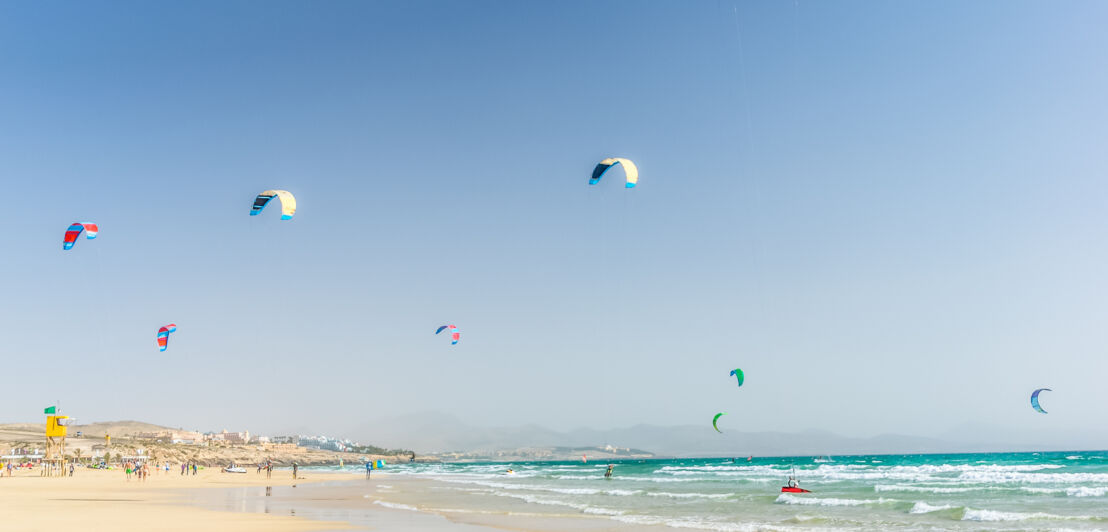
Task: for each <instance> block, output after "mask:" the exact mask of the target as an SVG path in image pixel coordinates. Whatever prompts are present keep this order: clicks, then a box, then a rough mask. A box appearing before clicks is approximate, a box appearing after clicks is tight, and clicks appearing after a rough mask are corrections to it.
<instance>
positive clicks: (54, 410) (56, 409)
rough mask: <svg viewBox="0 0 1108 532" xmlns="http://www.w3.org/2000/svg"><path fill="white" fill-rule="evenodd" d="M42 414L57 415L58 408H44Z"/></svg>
mask: <svg viewBox="0 0 1108 532" xmlns="http://www.w3.org/2000/svg"><path fill="white" fill-rule="evenodd" d="M42 413H43V414H57V413H58V407H56V406H48V407H46V410H43V412H42Z"/></svg>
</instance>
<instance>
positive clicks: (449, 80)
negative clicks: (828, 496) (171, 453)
mask: <svg viewBox="0 0 1108 532" xmlns="http://www.w3.org/2000/svg"><path fill="white" fill-rule="evenodd" d="M1106 22H1108V6H1106V5H1104V4H1102V3H1096V2H1073V3H1067V4H1064V5H1057V4H1046V3H1039V2H973V3H969V4H967V3H961V2H938V3H927V4H924V3H917V4H910V3H873V2H818V3H812V2H759V3H747V2H742V3H734V2H722V1H721V2H716V1H710V2H680V3H678V2H669V3H663V2H562V3H557V4H555V3H548V4H540V3H533V2H396V3H370V2H327V3H308V2H299V3H298V2H190V3H185V4H172V3H150V2H83V3H78V2H61V3H52V4H45V5H44V4H41V3H30V2H27V3H22V4H15V3H8V4H4V5H3V6H2V7H0V69H2V75H0V116H2V117H3V120H2V122H3V126H2V127H0V176H2V179H3V182H4V184H5V189H6V193H7V197H8V201H7V202H6V204H7V205H6V208H5V209H4V210H3V214H2V215H0V216H2V217H3V220H4V221H5V225H6V227H7V228H8V231H7V239H6V245H5V249H6V251H5V254H4V255H5V258H4V260H2V261H0V276H2V278H3V279H4V280H5V282H4V290H3V292H4V296H3V301H4V304H3V305H2V306H0V323H2V325H0V338H2V345H3V351H4V352H5V354H6V356H5V359H7V360H8V361H9V364H10V366H9V370H8V371H9V378H8V379H5V381H6V382H5V385H4V386H0V398H2V400H3V402H4V403H5V404H6V405H7V408H6V411H7V412H8V414H7V417H8V418H10V420H12V421H15V420H29V419H35V418H36V415H37V412H39V410H38V409H39V408H41V407H43V406H45V405H47V404H50V403H52V402H53V401H55V400H60V401H61V402H62V407H63V409H65V410H66V411H67V412H68V413H70V414H71V415H75V416H78V417H80V418H82V419H84V420H86V421H93V420H107V419H121V418H137V419H142V420H148V421H152V422H158V423H165V424H171V425H183V426H188V427H195V428H201V429H215V430H218V429H221V428H228V429H236V428H249V429H250V430H253V431H256V432H277V431H284V430H292V429H300V428H308V429H312V430H315V431H326V432H332V433H341V432H342V431H343V430H344V429H345V427H347V426H348V424H349V423H350V421H351V419H359V420H360V419H372V418H374V417H383V416H391V415H403V414H409V413H416V412H421V411H428V410H435V411H442V412H447V413H451V414H455V415H458V416H459V417H461V418H462V419H464V420H466V421H469V422H472V423H475V424H485V425H511V424H516V423H521V422H523V421H524V420H526V421H529V422H534V423H537V424H540V425H545V426H550V427H553V428H563V429H564V428H572V427H579V426H606V425H630V424H634V423H643V422H646V423H657V424H667V425H668V424H686V423H693V424H697V423H705V424H707V423H708V422H709V421H710V418H711V416H712V415H713V414H714V413H715V412H718V411H728V412H731V413H732V415H733V416H734V418H738V417H740V416H735V414H739V413H741V419H742V421H741V423H742V424H743V428H745V429H749V430H801V429H804V428H826V429H831V430H836V431H838V432H841V433H844V434H848V435H862V436H864V435H870V434H876V433H881V432H887V431H896V432H905V433H912V434H923V435H934V434H942V433H944V431H946V430H948V429H949V428H950V427H952V426H957V425H959V424H962V423H973V422H978V421H985V420H987V421H989V422H990V423H995V424H999V425H1003V426H1011V427H1027V426H1033V427H1041V428H1042V429H1043V430H1067V429H1080V428H1084V427H1088V426H1089V425H1103V421H1104V415H1103V413H1102V409H1101V405H1103V404H1105V402H1106V401H1108V388H1105V387H1104V386H1103V385H1102V382H1101V381H1102V376H1103V375H1104V374H1105V370H1108V362H1105V351H1106V348H1105V345H1108V328H1106V327H1104V323H1105V322H1106V319H1108V306H1106V305H1105V303H1104V301H1105V300H1106V296H1108V285H1106V282H1105V280H1104V275H1103V272H1104V271H1105V270H1106V266H1108V253H1106V251H1105V245H1104V235H1105V229H1104V228H1105V222H1106V215H1105V212H1108V210H1106V207H1108V205H1106V200H1105V198H1106V197H1108V194H1106V193H1108V181H1106V180H1105V177H1104V176H1105V170H1106V169H1108V151H1106V150H1105V149H1104V139H1105V138H1106V134H1108V102H1106V100H1105V98H1104V95H1105V94H1108V68H1105V67H1106V66H1108V36H1106V35H1105V33H1104V32H1103V28H1104V27H1105V23H1106ZM613 155H615V156H625V157H629V158H632V159H634V160H635V161H636V162H637V163H638V165H639V168H640V172H641V177H640V186H639V187H638V188H636V189H635V190H631V191H627V190H624V189H623V188H621V187H620V186H619V183H618V181H617V180H612V181H610V182H606V183H602V185H600V186H597V187H588V186H587V184H586V183H587V178H588V176H589V174H590V172H591V169H592V166H593V165H594V164H595V163H596V162H597V161H598V160H600V159H601V158H604V157H607V156H613ZM266 188H284V189H287V190H289V191H291V192H293V193H294V194H295V195H296V196H297V198H298V200H299V210H298V212H297V215H296V218H295V219H294V220H292V221H290V222H280V221H278V219H277V216H274V213H266V215H263V216H260V217H250V216H248V212H249V207H250V204H251V201H252V199H253V196H254V195H255V194H257V193H258V192H259V191H261V190H263V189H266ZM73 221H95V222H98V223H99V224H100V227H101V234H100V237H99V238H98V239H97V240H95V241H82V242H80V243H78V244H77V246H76V248H75V249H74V250H73V251H72V252H64V253H63V252H62V251H61V237H62V233H63V231H64V229H65V227H66V226H67V224H69V223H70V222H73ZM168 322H175V323H177V325H178V327H179V330H178V332H177V333H176V334H175V335H174V336H173V337H172V338H171V340H170V349H169V351H168V352H166V353H158V352H157V349H156V347H155V343H154V335H155V332H156V331H157V328H158V327H159V326H160V325H163V324H165V323H168ZM447 322H450V323H456V324H458V326H459V327H460V328H461V329H462V331H463V339H462V342H461V343H460V344H459V345H458V346H457V347H453V348H452V347H450V346H449V345H448V344H449V342H448V341H447V340H446V339H443V338H441V337H436V336H434V335H433V334H431V333H432V332H433V331H434V329H435V328H436V327H437V326H438V325H441V324H443V323H447ZM736 366H738V367H743V368H744V369H745V370H746V372H747V384H746V385H745V386H744V387H743V388H742V389H736V388H735V387H734V384H733V381H731V380H729V378H728V377H727V373H728V372H729V371H730V370H731V369H732V368H734V367H736ZM48 368H53V369H48ZM44 372H45V373H48V374H50V375H52V377H51V382H52V383H53V384H52V385H50V386H45V387H44V386H43V385H42V379H41V378H40V377H41V376H42V374H43V373H44ZM16 375H25V376H27V378H21V377H17V376H16ZM1041 386H1049V387H1052V388H1054V389H1055V390H1056V391H1055V392H1054V393H1053V395H1052V396H1051V397H1049V398H1044V399H1043V403H1044V406H1046V405H1047V404H1050V406H1046V408H1047V409H1048V410H1050V411H1051V414H1050V415H1049V416H1041V415H1036V414H1034V412H1032V411H1031V409H1030V406H1029V405H1028V401H1027V395H1028V394H1029V393H1030V391H1031V390H1032V389H1034V388H1036V387H1041ZM1052 407H1053V408H1052ZM735 422H736V423H738V422H739V421H737V420H736V421H735ZM382 443H386V444H387V443H388V442H382Z"/></svg>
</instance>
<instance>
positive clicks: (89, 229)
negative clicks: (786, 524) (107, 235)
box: [62, 222, 100, 250]
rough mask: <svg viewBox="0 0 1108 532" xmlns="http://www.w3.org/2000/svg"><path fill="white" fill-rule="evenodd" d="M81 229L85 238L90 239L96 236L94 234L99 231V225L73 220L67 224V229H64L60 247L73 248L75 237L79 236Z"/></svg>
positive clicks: (75, 241)
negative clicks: (63, 237)
mask: <svg viewBox="0 0 1108 532" xmlns="http://www.w3.org/2000/svg"><path fill="white" fill-rule="evenodd" d="M81 231H84V232H85V238H87V239H89V240H92V239H94V238H96V234H97V233H98V232H100V227H99V226H97V225H96V224H94V223H89V222H73V223H72V224H69V229H66V230H65V239H63V240H62V249H63V250H65V249H73V244H76V243H77V238H79V237H80V236H81Z"/></svg>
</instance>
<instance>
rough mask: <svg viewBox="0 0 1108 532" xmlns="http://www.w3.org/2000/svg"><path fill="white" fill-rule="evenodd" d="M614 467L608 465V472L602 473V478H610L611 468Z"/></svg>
mask: <svg viewBox="0 0 1108 532" xmlns="http://www.w3.org/2000/svg"><path fill="white" fill-rule="evenodd" d="M614 467H615V466H614V465H612V464H608V470H607V471H605V472H604V478H612V468H614Z"/></svg>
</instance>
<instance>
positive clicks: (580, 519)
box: [188, 473, 664, 532]
mask: <svg viewBox="0 0 1108 532" xmlns="http://www.w3.org/2000/svg"><path fill="white" fill-rule="evenodd" d="M335 477H336V480H335V481H332V482H324V483H319V484H312V485H300V486H297V487H296V488H292V487H288V486H282V487H273V488H272V489H270V490H269V491H268V495H267V492H266V490H265V488H262V487H244V488H236V489H232V490H204V491H200V490H194V491H190V492H189V497H190V498H189V500H188V503H189V504H192V505H196V506H198V507H202V508H205V509H208V510H219V511H237V512H253V513H260V514H265V515H280V516H297V517H303V518H307V519H311V520H315V521H318V522H320V523H325V522H329V523H333V522H345V523H348V524H349V525H350V526H354V527H355V528H356V529H357V530H421V531H423V530H426V531H443V532H446V531H450V532H477V531H482V532H490V531H493V530H520V531H523V530H526V531H536V532H557V531H565V530H580V531H587V532H602V531H619V532H627V531H632V530H651V531H657V530H662V529H664V527H657V526H644V525H632V524H627V523H619V522H616V521H612V520H611V519H608V518H607V517H606V516H602V515H586V514H582V513H581V512H576V511H573V510H571V509H570V510H567V509H565V508H559V507H553V506H547V505H542V504H534V503H530V502H526V501H522V500H518V499H511V498H503V499H501V498H497V499H495V500H493V501H489V499H488V498H486V497H480V498H474V497H472V495H471V494H467V493H465V492H460V491H458V490H456V489H446V488H447V486H446V485H444V484H443V483H440V482H436V481H433V480H428V479H416V478H411V477H406V476H400V475H395V476H390V475H388V474H384V473H375V474H374V475H373V478H372V479H371V480H365V479H364V476H363V477H361V478H359V479H358V480H349V478H350V477H349V476H348V475H345V474H344V475H341V476H340V475H335ZM340 478H341V479H343V480H339V479H340ZM324 530H326V528H324Z"/></svg>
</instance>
